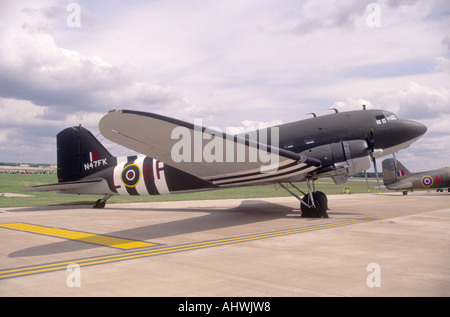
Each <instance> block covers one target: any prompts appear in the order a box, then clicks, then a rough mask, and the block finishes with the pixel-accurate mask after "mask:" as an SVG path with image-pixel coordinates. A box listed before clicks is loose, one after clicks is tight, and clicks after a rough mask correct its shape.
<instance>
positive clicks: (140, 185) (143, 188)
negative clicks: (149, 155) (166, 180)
mask: <svg viewBox="0 0 450 317" xmlns="http://www.w3.org/2000/svg"><path fill="white" fill-rule="evenodd" d="M144 159H145V156H139V157H138V159H137V160H136V161H135V162H134V164H136V165H137V166H138V167H139V172H140V175H139V183H137V185H136V187H135V188H136V191H137V192H138V194H139V195H142V196H147V195H150V193H149V192H148V190H147V186H145V180H144V168H143V166H144Z"/></svg>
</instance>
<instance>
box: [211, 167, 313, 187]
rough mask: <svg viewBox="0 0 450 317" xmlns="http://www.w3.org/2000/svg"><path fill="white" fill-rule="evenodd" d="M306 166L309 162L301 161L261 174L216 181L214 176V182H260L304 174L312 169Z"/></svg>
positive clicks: (218, 183)
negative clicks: (273, 171)
mask: <svg viewBox="0 0 450 317" xmlns="http://www.w3.org/2000/svg"><path fill="white" fill-rule="evenodd" d="M306 166H307V164H303V163H300V164H297V165H294V166H291V167H288V168H286V169H283V170H278V171H277V172H275V173H259V174H255V175H248V176H245V175H243V176H242V177H235V178H229V179H223V180H217V181H214V178H213V183H214V184H217V185H220V184H226V183H234V182H240V181H246V182H247V181H248V182H255V181H256V182H258V181H260V180H261V179H266V178H268V177H270V179H279V178H288V177H291V176H295V175H298V174H303V173H306V172H308V171H309V170H310V169H309V168H308V169H307V170H305V169H304V168H305V167H306ZM313 169H316V167H314V168H313ZM286 172H289V173H288V174H285V173H286ZM280 174H281V175H280Z"/></svg>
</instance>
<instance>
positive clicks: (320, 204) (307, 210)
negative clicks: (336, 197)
mask: <svg viewBox="0 0 450 317" xmlns="http://www.w3.org/2000/svg"><path fill="white" fill-rule="evenodd" d="M312 195H313V199H314V207H307V206H306V205H308V206H309V205H310V204H311V202H310V197H309V195H305V196H304V197H303V201H304V202H305V204H306V205H305V204H300V209H301V211H302V217H310V218H322V217H324V218H327V209H328V198H327V196H326V195H325V194H324V193H322V192H315V193H313V194H312Z"/></svg>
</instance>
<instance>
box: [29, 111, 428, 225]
mask: <svg viewBox="0 0 450 317" xmlns="http://www.w3.org/2000/svg"><path fill="white" fill-rule="evenodd" d="M99 128H100V132H101V133H102V134H103V136H105V137H106V138H108V139H109V140H111V141H113V142H116V143H118V144H120V145H123V146H125V147H127V148H130V149H132V150H134V151H137V152H138V153H141V154H143V155H144V156H129V157H124V158H117V157H114V156H112V155H111V154H110V153H109V152H108V151H107V150H106V149H105V148H104V146H103V145H102V144H101V143H100V142H99V141H98V140H97V139H96V138H95V137H94V136H93V135H92V134H91V133H90V132H89V131H88V130H86V129H84V128H82V127H81V126H79V127H71V128H67V129H65V130H63V131H61V132H60V133H59V134H58V135H57V164H58V180H59V183H57V184H48V185H39V186H34V187H31V188H28V189H25V191H48V190H56V191H60V192H64V193H73V194H94V195H105V196H104V198H103V199H99V200H98V201H97V202H96V204H95V206H94V207H97V208H103V207H104V206H105V202H106V200H107V199H109V198H110V197H111V196H113V195H157V194H169V193H177V192H186V191H199V190H210V189H218V188H226V187H238V186H248V185H255V184H273V183H277V184H280V185H281V186H282V187H283V188H284V189H286V190H287V191H288V192H289V193H290V194H292V195H293V196H295V197H296V198H297V199H298V200H299V201H300V207H301V210H302V216H310V217H326V216H327V215H326V210H327V205H328V202H327V197H326V195H325V194H324V193H322V192H320V191H316V188H315V186H314V180H316V179H318V178H321V177H331V178H332V179H333V180H334V181H335V183H336V184H342V183H344V182H346V181H347V177H348V176H349V175H352V174H355V173H358V172H361V171H364V170H366V169H368V168H369V167H370V164H371V160H373V162H375V159H376V158H378V157H381V156H384V155H388V154H390V153H394V152H397V151H399V150H401V149H404V148H406V147H408V146H409V145H410V144H411V143H412V142H414V141H416V140H417V139H419V138H420V137H421V136H422V135H423V134H424V133H425V132H426V127H425V126H424V125H422V124H420V123H418V122H414V121H409V120H399V119H397V117H396V116H395V114H393V113H392V112H389V111H384V110H360V111H349V112H342V113H338V112H336V113H334V114H329V115H324V116H320V117H314V118H310V119H306V120H301V121H297V122H292V123H287V124H283V125H279V126H276V127H271V128H269V129H261V130H257V131H256V132H248V133H244V134H240V135H229V134H227V133H222V132H221V131H218V130H217V129H215V130H214V129H209V128H205V127H202V126H199V125H194V124H191V123H188V122H184V121H181V120H177V119H173V118H169V117H165V116H161V115H157V114H153V113H146V112H138V111H131V110H119V111H116V110H114V109H113V110H110V111H109V112H108V114H106V115H105V116H104V117H103V118H102V119H101V120H100V123H99ZM255 153H256V154H255ZM252 154H253V155H252ZM375 169H376V164H375ZM292 182H306V185H307V187H308V191H307V192H306V193H305V192H303V191H301V190H300V189H299V188H298V187H296V186H295V185H294V184H293V183H292ZM295 190H296V191H298V192H299V193H300V194H302V195H303V197H300V196H298V195H297V194H296V193H295V192H294V191H295Z"/></svg>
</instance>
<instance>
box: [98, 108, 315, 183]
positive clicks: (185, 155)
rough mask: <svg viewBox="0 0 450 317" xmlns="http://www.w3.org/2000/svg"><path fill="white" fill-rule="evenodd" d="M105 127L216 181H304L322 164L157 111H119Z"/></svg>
mask: <svg viewBox="0 0 450 317" xmlns="http://www.w3.org/2000/svg"><path fill="white" fill-rule="evenodd" d="M99 128H100V132H101V133H102V134H103V136H105V137H106V138H108V139H109V140H111V141H113V142H115V143H118V144H120V145H123V146H125V147H127V148H130V149H132V150H134V151H137V152H139V153H141V154H144V155H147V156H149V157H152V158H154V159H156V160H159V161H161V162H164V163H165V164H167V165H170V166H172V167H175V168H177V169H179V170H182V171H184V172H186V173H189V174H192V175H194V176H197V177H199V178H201V179H204V180H207V181H209V182H211V183H213V184H216V185H235V184H244V183H245V184H246V183H262V182H272V181H279V180H283V179H292V177H295V179H298V178H301V176H303V177H304V176H305V175H306V174H307V173H309V172H310V171H313V170H315V169H317V168H318V167H319V166H320V164H321V162H320V160H317V159H315V158H309V157H306V156H304V155H300V154H297V153H294V152H291V151H287V150H284V149H280V148H278V147H276V146H273V145H272V146H271V145H267V143H270V142H265V143H263V142H260V141H258V140H259V139H258V140H252V139H251V138H248V139H247V140H245V139H243V138H241V137H238V136H232V135H229V134H226V133H222V132H221V131H218V130H211V129H209V128H205V127H202V126H199V125H194V124H191V123H188V122H184V121H181V120H177V119H173V118H169V117H165V116H161V115H158V114H154V113H147V112H139V111H131V110H118V111H115V110H113V111H110V112H109V113H108V114H106V115H105V116H104V117H103V118H102V119H101V120H100V123H99ZM276 141H277V142H278V140H276ZM272 143H273V142H272ZM242 157H245V158H246V159H245V160H243V159H242ZM250 157H251V159H250Z"/></svg>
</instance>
